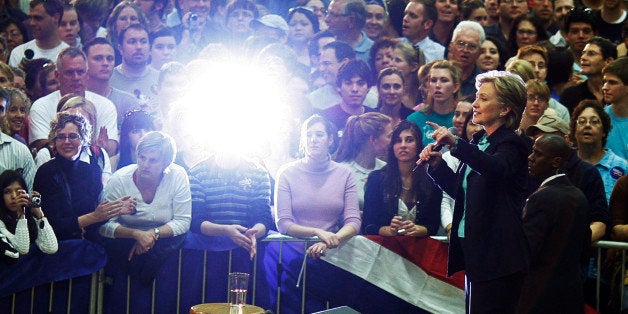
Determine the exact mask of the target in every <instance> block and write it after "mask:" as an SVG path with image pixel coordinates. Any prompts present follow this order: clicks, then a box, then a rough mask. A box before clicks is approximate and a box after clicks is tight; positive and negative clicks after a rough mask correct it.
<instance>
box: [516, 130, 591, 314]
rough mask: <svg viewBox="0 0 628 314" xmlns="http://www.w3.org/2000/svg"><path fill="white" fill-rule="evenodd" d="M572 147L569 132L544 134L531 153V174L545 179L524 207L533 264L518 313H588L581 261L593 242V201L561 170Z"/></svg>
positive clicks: (529, 166) (529, 165)
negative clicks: (590, 220)
mask: <svg viewBox="0 0 628 314" xmlns="http://www.w3.org/2000/svg"><path fill="white" fill-rule="evenodd" d="M570 153H571V148H570V147H569V143H568V142H567V141H566V140H565V139H564V138H562V137H560V136H558V135H543V136H541V137H539V138H538V139H537V140H536V141H535V143H534V146H533V147H532V154H530V156H529V157H528V171H529V173H530V175H532V176H534V177H536V178H538V179H539V180H543V183H542V184H541V186H540V187H539V188H538V189H537V190H536V191H535V192H534V193H533V194H532V195H530V197H529V198H528V199H527V201H526V205H525V207H524V209H523V218H522V219H523V228H524V230H525V234H526V237H527V238H528V243H529V245H530V269H529V271H528V274H527V275H526V277H525V281H524V284H523V289H522V293H521V298H520V300H519V305H518V306H517V313H584V296H583V294H582V293H583V290H582V285H583V282H582V274H581V269H580V262H581V260H582V259H583V257H586V256H587V251H588V248H589V247H590V244H589V243H590V242H589V241H590V240H589V239H590V237H591V231H590V230H589V229H588V228H587V227H586V213H587V212H588V211H589V204H588V203H587V199H586V197H585V196H584V194H583V193H582V191H580V190H579V189H578V188H577V187H575V186H574V185H573V184H572V183H571V182H570V181H569V179H567V176H566V175H565V174H564V173H562V170H563V169H562V166H563V165H564V163H565V161H566V160H567V159H568V158H569V154H570Z"/></svg>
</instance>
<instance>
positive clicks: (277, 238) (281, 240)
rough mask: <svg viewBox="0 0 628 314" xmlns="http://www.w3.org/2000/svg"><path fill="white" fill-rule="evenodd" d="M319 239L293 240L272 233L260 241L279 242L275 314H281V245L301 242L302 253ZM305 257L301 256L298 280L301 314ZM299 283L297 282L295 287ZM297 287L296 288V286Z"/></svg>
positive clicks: (303, 309)
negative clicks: (300, 286)
mask: <svg viewBox="0 0 628 314" xmlns="http://www.w3.org/2000/svg"><path fill="white" fill-rule="evenodd" d="M319 241H320V239H319V238H318V237H308V238H295V237H291V236H287V235H283V234H280V233H272V234H269V235H268V236H267V237H266V238H264V239H263V240H262V242H279V258H278V262H277V308H276V309H275V310H276V312H275V313H276V314H281V275H282V273H283V261H282V257H283V244H284V243H285V242H303V247H304V251H305V249H307V248H308V246H309V244H310V243H315V242H319ZM306 261H307V255H304V256H303V263H302V264H301V273H300V276H299V279H302V282H301V283H302V288H301V313H302V314H303V313H305V296H306V290H307V289H306V274H307V263H306ZM298 284H299V281H297V285H298ZM297 287H298V286H297Z"/></svg>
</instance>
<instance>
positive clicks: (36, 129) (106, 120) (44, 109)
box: [28, 47, 118, 156]
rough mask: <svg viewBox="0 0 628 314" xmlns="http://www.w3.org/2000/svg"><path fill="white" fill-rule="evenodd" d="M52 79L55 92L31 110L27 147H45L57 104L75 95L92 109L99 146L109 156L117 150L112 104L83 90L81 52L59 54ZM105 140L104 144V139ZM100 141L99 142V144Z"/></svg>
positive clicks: (84, 74)
mask: <svg viewBox="0 0 628 314" xmlns="http://www.w3.org/2000/svg"><path fill="white" fill-rule="evenodd" d="M55 77H56V78H57V80H58V81H59V90H58V91H54V92H52V93H50V94H48V95H46V96H44V97H42V98H40V99H38V100H37V101H35V102H34V103H33V106H32V107H31V110H30V113H29V117H30V128H29V132H28V133H29V136H28V140H29V146H30V147H32V148H35V149H37V150H39V149H40V148H42V147H44V145H46V143H47V139H48V133H50V122H51V121H52V120H54V119H55V116H56V114H57V104H58V103H59V100H60V99H61V97H63V96H64V95H67V94H71V93H74V94H77V95H79V96H82V97H85V99H87V100H89V101H91V102H92V103H93V104H94V106H95V107H96V113H97V114H96V121H97V123H98V124H97V125H96V126H93V127H95V128H96V130H97V132H96V133H97V134H96V136H97V137H99V138H103V140H102V142H103V143H101V144H102V145H103V148H104V149H105V150H106V151H107V153H108V154H109V155H110V156H113V155H115V154H116V152H117V149H118V126H117V122H116V121H117V113H116V107H115V106H114V105H113V103H112V102H111V101H110V100H109V99H107V98H105V97H103V96H100V95H98V94H96V93H92V92H90V91H86V88H87V80H88V75H87V57H86V56H85V54H84V53H83V51H81V49H78V48H75V47H69V48H65V49H63V50H61V52H60V53H59V56H58V57H57V69H56V70H55ZM105 136H106V137H107V140H106V141H105V140H104V137H105ZM99 141H100V140H99Z"/></svg>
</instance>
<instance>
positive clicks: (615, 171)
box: [608, 167, 624, 180]
mask: <svg viewBox="0 0 628 314" xmlns="http://www.w3.org/2000/svg"><path fill="white" fill-rule="evenodd" d="M608 172H610V174H611V177H612V178H613V179H615V180H617V179H619V177H621V176H623V175H624V169H622V168H621V167H613V168H611V170H609V171H608Z"/></svg>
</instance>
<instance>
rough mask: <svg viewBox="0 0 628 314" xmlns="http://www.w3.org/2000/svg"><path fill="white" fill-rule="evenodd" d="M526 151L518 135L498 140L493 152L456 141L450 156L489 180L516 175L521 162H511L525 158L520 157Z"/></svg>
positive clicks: (525, 153)
mask: <svg viewBox="0 0 628 314" xmlns="http://www.w3.org/2000/svg"><path fill="white" fill-rule="evenodd" d="M502 128H503V127H502ZM496 132H499V131H496ZM490 141H491V138H490V137H489V142H490ZM527 153H528V152H527V148H526V145H525V143H524V142H523V140H521V139H520V138H518V137H516V138H512V140H507V141H500V142H499V145H496V146H495V150H494V151H493V152H488V151H486V152H484V151H481V150H480V149H479V148H478V147H477V146H476V145H473V144H470V143H468V142H465V141H458V144H457V145H456V146H455V147H454V148H452V150H451V155H452V156H454V157H456V158H458V159H460V161H461V162H463V163H465V164H467V165H468V166H469V167H471V169H473V170H474V171H475V172H477V173H479V174H480V175H482V176H483V177H485V178H487V179H489V180H490V179H493V178H504V177H513V176H516V175H518V174H519V172H520V170H521V167H522V164H519V163H513V161H521V160H527V159H522V158H521V156H522V154H523V155H525V156H526V157H527V155H528V154H527ZM524 163H525V162H524ZM447 194H449V193H447ZM449 195H455V194H449Z"/></svg>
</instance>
